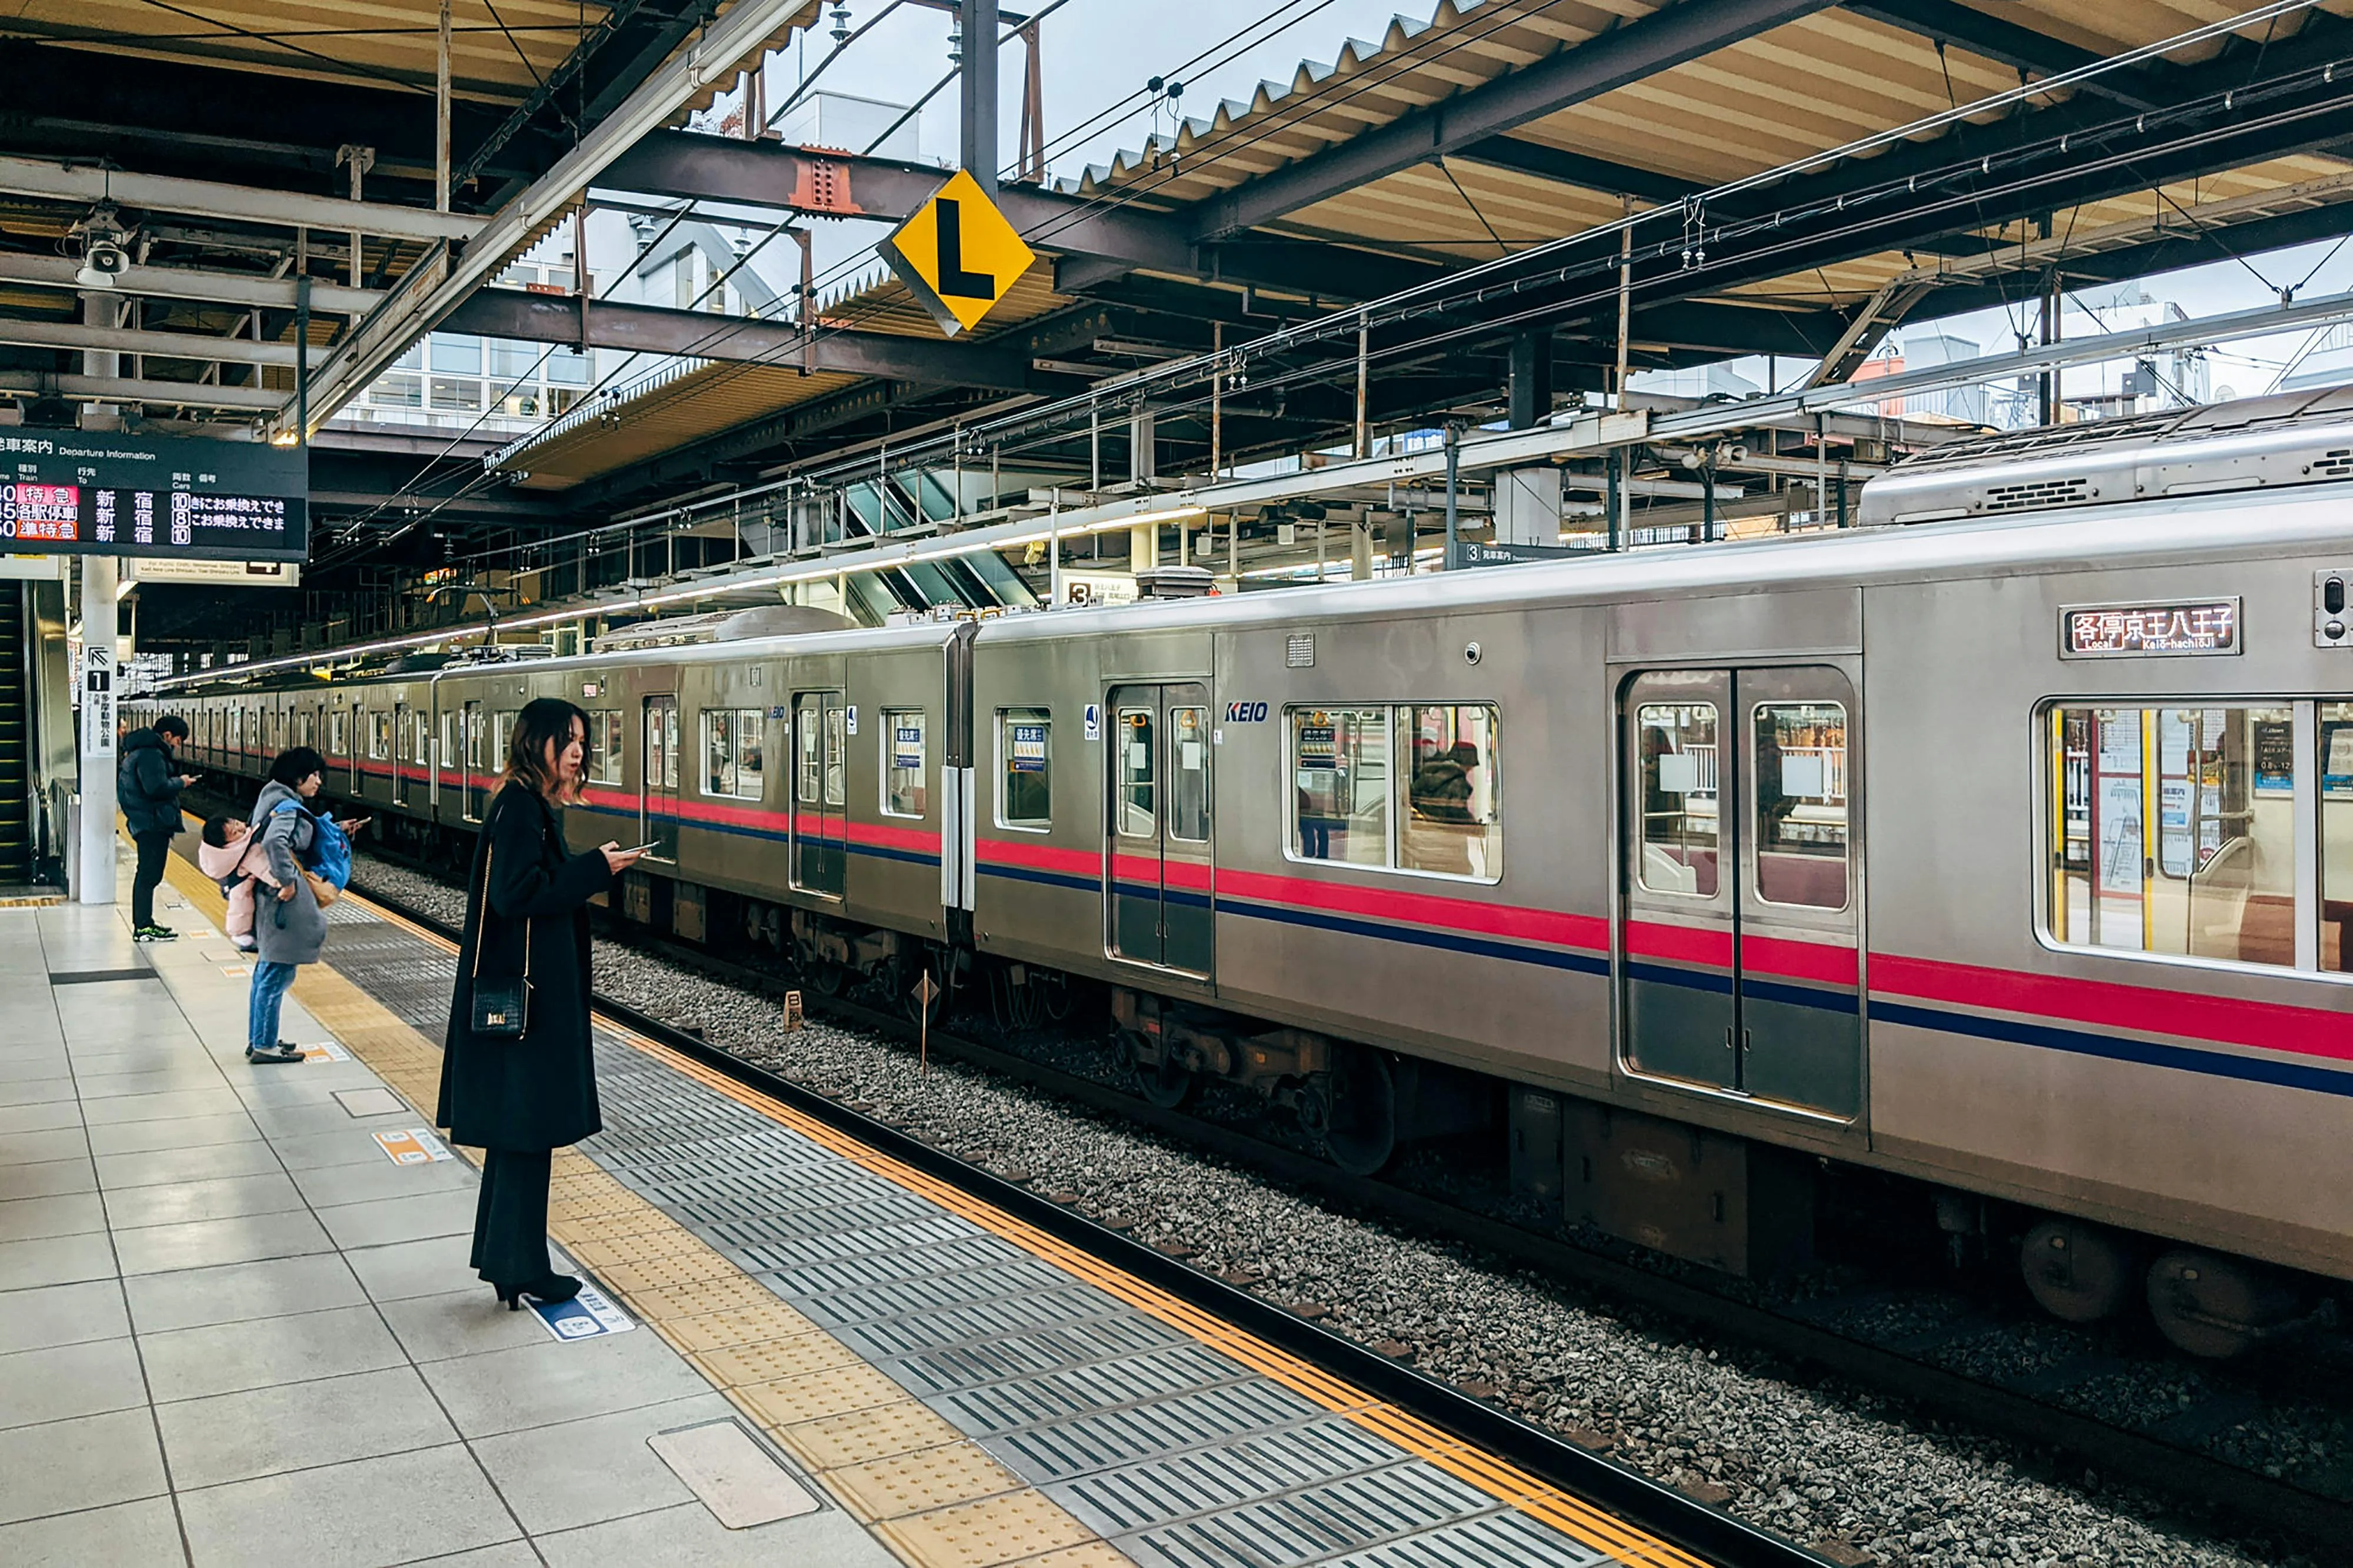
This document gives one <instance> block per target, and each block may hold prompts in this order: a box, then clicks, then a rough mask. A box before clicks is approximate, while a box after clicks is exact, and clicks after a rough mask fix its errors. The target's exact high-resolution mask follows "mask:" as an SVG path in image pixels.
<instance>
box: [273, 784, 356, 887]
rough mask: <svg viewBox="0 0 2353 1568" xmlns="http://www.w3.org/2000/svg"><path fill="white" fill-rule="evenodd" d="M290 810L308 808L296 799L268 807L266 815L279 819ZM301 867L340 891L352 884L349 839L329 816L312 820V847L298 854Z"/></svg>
mask: <svg viewBox="0 0 2353 1568" xmlns="http://www.w3.org/2000/svg"><path fill="white" fill-rule="evenodd" d="M290 811H300V812H303V814H304V815H305V816H308V815H309V812H308V810H307V808H305V807H304V806H303V805H302V803H301V801H299V800H281V801H280V802H279V803H278V804H277V805H275V806H272V807H271V808H270V812H269V815H270V816H283V815H285V814H286V813H287V812H290ZM301 861H302V868H303V869H304V870H306V871H308V872H310V873H311V875H312V876H314V877H317V878H319V879H321V880H322V881H326V882H331V883H332V884H333V885H334V886H335V888H336V889H338V890H339V891H340V890H341V889H344V888H348V887H350V886H351V883H352V838H351V835H350V834H348V833H345V832H344V831H343V828H342V827H340V826H337V825H336V822H335V819H334V818H333V817H332V816H314V817H311V847H310V848H308V849H306V850H303V851H302V852H301Z"/></svg>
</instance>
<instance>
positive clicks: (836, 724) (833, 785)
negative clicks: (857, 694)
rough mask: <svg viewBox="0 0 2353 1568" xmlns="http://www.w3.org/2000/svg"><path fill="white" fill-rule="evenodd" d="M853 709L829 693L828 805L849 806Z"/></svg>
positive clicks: (826, 771)
mask: <svg viewBox="0 0 2353 1568" xmlns="http://www.w3.org/2000/svg"><path fill="white" fill-rule="evenodd" d="M825 804H826V805H835V806H839V805H849V710H847V709H846V708H844V707H843V706H842V703H841V694H840V693H839V692H838V691H828V692H827V693H826V697H825Z"/></svg>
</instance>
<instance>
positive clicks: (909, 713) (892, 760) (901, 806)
mask: <svg viewBox="0 0 2353 1568" xmlns="http://www.w3.org/2000/svg"><path fill="white" fill-rule="evenodd" d="M882 744H883V745H884V746H886V747H888V748H889V751H888V752H886V753H885V755H884V757H883V759H882V762H883V766H882V813H883V815H884V816H923V813H924V812H925V811H926V810H927V809H928V805H927V800H926V795H925V790H924V784H923V761H924V757H923V710H922V709H920V708H885V709H884V710H882Z"/></svg>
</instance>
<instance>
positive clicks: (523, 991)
mask: <svg viewBox="0 0 2353 1568" xmlns="http://www.w3.org/2000/svg"><path fill="white" fill-rule="evenodd" d="M490 915H491V851H488V850H485V851H484V852H483V855H482V919H483V921H484V922H485V923H487V922H488V921H489V920H490ZM483 940H484V933H483V932H482V931H479V930H478V931H475V933H474V969H473V973H470V974H469V975H468V976H467V977H466V981H467V988H468V990H469V992H470V994H471V997H472V1003H471V1007H470V1016H469V1024H470V1027H471V1029H472V1031H473V1034H474V1037H475V1038H477V1039H485V1040H519V1039H521V1038H522V1033H523V1031H524V1030H525V1029H526V1028H528V1027H530V1026H531V1025H530V1021H531V921H528V920H526V921H523V922H522V974H521V975H519V976H517V977H515V978H513V979H509V980H497V979H492V980H485V979H483V978H482V945H483Z"/></svg>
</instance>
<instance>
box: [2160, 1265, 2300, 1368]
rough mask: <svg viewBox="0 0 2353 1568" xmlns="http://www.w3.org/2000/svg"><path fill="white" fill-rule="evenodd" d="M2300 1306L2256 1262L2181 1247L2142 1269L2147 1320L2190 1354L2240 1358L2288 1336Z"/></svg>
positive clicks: (2289, 1289)
mask: <svg viewBox="0 0 2353 1568" xmlns="http://www.w3.org/2000/svg"><path fill="white" fill-rule="evenodd" d="M2305 1310H2306V1301H2305V1300H2304V1296H2303V1293H2302V1292H2301V1291H2299V1290H2298V1289H2296V1288H2295V1285H2294V1284H2292V1283H2290V1282H2289V1281H2288V1280H2287V1279H2284V1277H2282V1276H2281V1275H2279V1274H2277V1273H2276V1272H2274V1270H2272V1269H2269V1268H2264V1267H2263V1265H2262V1264H2260V1263H2249V1262H2246V1261H2244V1260H2242V1259H2240V1258H2223V1257H2220V1256H2218V1255H2217V1254H2214V1253H2211V1252H2194V1251H2191V1250H2189V1248H2187V1247H2184V1248H2182V1249H2180V1250H2178V1251H2174V1252H2168V1253H2167V1254H2166V1255H2165V1256H2164V1257H2162V1258H2158V1260H2157V1261H2156V1262H2155V1263H2152V1264H2150V1265H2149V1267H2148V1312H2149V1316H2150V1317H2152V1318H2155V1319H2156V1320H2157V1326H2158V1331H2160V1332H2162V1333H2163V1334H2164V1335H2165V1337H2166V1338H2167V1339H2168V1340H2171V1341H2172V1342H2174V1343H2175V1344H2176V1345H2177V1346H2179V1348H2180V1349H2182V1350H2184V1351H2187V1352H2189V1354H2191V1355H2195V1356H2206V1357H2209V1358H2211V1359H2213V1360H2217V1361H2220V1360H2223V1359H2226V1358H2228V1357H2231V1356H2235V1355H2243V1354H2245V1353H2246V1352H2248V1351H2250V1350H2253V1348H2254V1347H2255V1346H2256V1345H2258V1344H2261V1343H2262V1342H2263V1341H2265V1340H2267V1339H2274V1338H2276V1337H2278V1336H2279V1335H2281V1334H2282V1333H2284V1332H2287V1331H2291V1330H2292V1329H2293V1328H2294V1327H2295V1324H2296V1322H2297V1321H2298V1320H2299V1319H2300V1318H2301V1317H2302V1315H2303V1313H2304V1311H2305Z"/></svg>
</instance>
